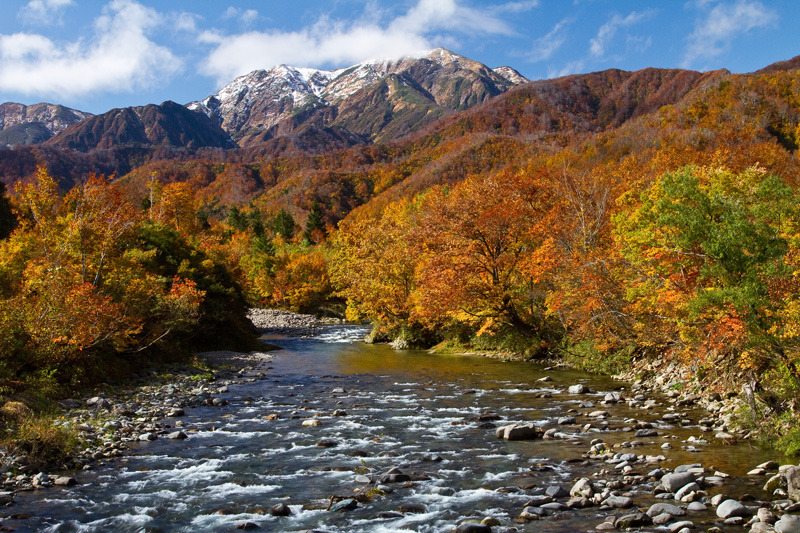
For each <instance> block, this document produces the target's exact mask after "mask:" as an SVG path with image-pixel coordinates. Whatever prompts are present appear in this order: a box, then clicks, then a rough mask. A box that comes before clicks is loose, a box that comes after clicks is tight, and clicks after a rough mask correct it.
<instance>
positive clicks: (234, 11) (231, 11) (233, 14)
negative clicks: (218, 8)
mask: <svg viewBox="0 0 800 533" xmlns="http://www.w3.org/2000/svg"><path fill="white" fill-rule="evenodd" d="M222 17H223V18H226V19H238V20H239V22H241V23H242V24H243V25H244V26H250V25H251V24H253V23H254V22H255V21H256V20H258V11H256V10H255V9H240V8H238V7H233V6H230V7H229V8H228V9H227V10H225V13H223V14H222Z"/></svg>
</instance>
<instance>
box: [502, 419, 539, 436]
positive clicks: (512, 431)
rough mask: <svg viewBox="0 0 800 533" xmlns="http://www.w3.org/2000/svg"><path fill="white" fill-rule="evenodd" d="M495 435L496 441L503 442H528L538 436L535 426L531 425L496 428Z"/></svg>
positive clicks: (511, 425)
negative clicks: (501, 440) (502, 440)
mask: <svg viewBox="0 0 800 533" xmlns="http://www.w3.org/2000/svg"><path fill="white" fill-rule="evenodd" d="M495 434H496V435H497V438H498V439H505V440H529V439H535V438H536V437H537V436H538V435H537V429H536V426H535V425H534V424H533V423H527V424H509V425H508V426H501V427H499V428H497V431H496V432H495Z"/></svg>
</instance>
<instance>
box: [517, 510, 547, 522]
mask: <svg viewBox="0 0 800 533" xmlns="http://www.w3.org/2000/svg"><path fill="white" fill-rule="evenodd" d="M543 516H547V511H545V510H544V509H542V508H541V507H525V508H524V509H523V510H522V512H521V513H520V514H519V517H520V518H522V519H523V520H539V518H541V517H543Z"/></svg>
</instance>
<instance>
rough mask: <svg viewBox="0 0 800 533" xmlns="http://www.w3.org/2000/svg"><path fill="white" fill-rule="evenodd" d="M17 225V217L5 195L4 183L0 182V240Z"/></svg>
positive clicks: (9, 233)
mask: <svg viewBox="0 0 800 533" xmlns="http://www.w3.org/2000/svg"><path fill="white" fill-rule="evenodd" d="M16 227H17V217H16V216H15V215H14V212H13V211H12V209H11V201H10V200H9V199H8V197H7V196H6V184H5V183H3V182H0V240H2V239H5V238H6V237H8V236H9V235H11V232H12V231H14V228H16Z"/></svg>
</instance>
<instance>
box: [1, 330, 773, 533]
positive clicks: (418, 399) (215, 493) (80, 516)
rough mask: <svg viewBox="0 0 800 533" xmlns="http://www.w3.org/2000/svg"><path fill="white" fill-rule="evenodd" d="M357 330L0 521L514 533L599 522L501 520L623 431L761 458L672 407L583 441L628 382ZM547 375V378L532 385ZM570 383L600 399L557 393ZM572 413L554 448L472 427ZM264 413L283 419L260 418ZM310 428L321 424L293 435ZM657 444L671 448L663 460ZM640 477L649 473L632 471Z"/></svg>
mask: <svg viewBox="0 0 800 533" xmlns="http://www.w3.org/2000/svg"><path fill="white" fill-rule="evenodd" d="M365 333H366V331H365V330H364V329H363V328H354V327H336V328H329V329H328V330H327V331H326V332H324V333H322V334H321V335H320V336H319V337H317V338H313V339H299V338H287V339H275V338H271V339H270V342H271V343H274V344H278V345H280V346H281V347H282V348H283V350H282V351H281V352H278V353H277V355H276V358H275V361H274V363H273V367H274V369H273V370H272V371H270V375H269V377H268V379H266V380H261V381H257V382H254V383H243V384H240V385H235V386H231V387H230V392H229V393H227V394H225V395H223V397H224V398H225V399H227V400H228V401H229V404H228V405H226V406H224V407H198V408H194V409H187V416H186V417H185V418H184V422H185V424H186V426H187V427H188V428H193V429H194V431H192V432H190V433H189V435H190V438H189V439H188V440H186V441H182V442H178V441H169V440H165V439H161V440H157V441H154V442H151V443H147V444H142V445H141V446H140V447H138V448H136V449H135V450H134V453H133V454H132V455H131V456H129V457H126V458H124V459H122V460H120V461H118V462H116V463H113V464H110V465H108V466H101V467H98V468H97V469H96V470H94V471H91V472H84V473H79V474H78V477H79V480H80V481H81V482H82V484H81V485H79V486H77V487H73V488H68V489H51V490H46V491H41V492H37V493H33V494H27V495H20V497H19V498H18V504H17V505H15V506H14V508H13V512H14V513H31V514H32V515H33V516H32V518H30V519H25V520H10V521H8V522H6V523H7V524H9V525H12V526H13V527H16V528H18V530H19V531H42V530H44V531H144V530H146V531H216V530H232V529H233V528H235V527H236V526H237V525H239V524H242V523H244V522H253V523H254V524H257V525H258V526H260V528H261V530H263V531H306V530H310V529H323V530H327V531H336V532H357V531H365V532H367V531H368V532H388V531H419V532H444V531H450V530H451V529H452V528H453V526H454V525H456V524H458V523H459V522H460V521H461V520H464V519H465V518H478V519H480V518H483V517H485V516H493V517H495V518H497V519H499V520H500V521H501V522H502V523H503V524H504V527H506V528H510V527H517V528H519V530H521V531H577V530H590V529H593V528H594V527H595V526H596V525H597V524H598V523H600V521H602V518H603V517H604V516H605V513H604V512H602V511H599V510H597V509H588V510H582V511H571V512H570V513H569V514H566V515H565V518H564V519H560V520H554V519H548V520H543V521H541V522H537V523H535V524H516V523H514V521H513V520H514V518H515V517H516V516H517V515H518V514H519V512H520V510H521V508H522V505H523V504H524V503H525V502H526V501H527V500H528V498H529V492H530V488H532V487H543V486H547V485H549V484H552V483H563V484H564V485H565V486H567V487H569V485H570V484H571V483H572V482H573V480H574V479H576V478H578V477H581V476H586V475H591V474H592V473H594V472H596V471H597V470H598V469H599V468H601V466H598V465H597V464H593V465H585V464H583V463H582V462H581V461H580V459H581V455H582V454H584V453H586V451H587V450H588V448H589V441H590V440H591V439H593V438H602V439H603V440H604V441H605V442H606V443H607V444H608V445H613V444H619V443H624V442H627V441H630V440H633V438H634V437H633V434H632V432H631V431H629V430H628V429H625V430H623V428H630V426H631V421H632V420H648V421H653V422H655V423H656V426H657V427H658V431H659V436H658V437H655V438H646V439H642V440H643V441H644V445H643V446H641V447H638V448H636V449H635V453H637V454H640V455H658V454H662V453H663V454H664V455H665V456H666V458H667V461H665V462H664V463H662V464H663V465H665V466H668V467H675V466H677V465H680V464H687V463H703V464H704V465H705V466H707V467H712V466H713V468H716V469H719V470H722V471H725V472H727V473H729V474H731V475H733V476H738V475H742V474H743V473H744V472H745V471H747V470H748V469H750V468H751V467H752V466H753V465H755V464H757V463H758V462H760V461H761V460H764V458H763V457H762V456H761V454H760V452H758V451H757V450H753V449H750V448H748V447H747V446H746V445H738V446H728V447H726V446H721V445H717V444H713V443H709V444H702V443H697V444H695V447H696V448H697V449H698V450H699V452H688V451H685V450H684V449H683V448H682V447H683V446H684V445H686V440H687V439H688V438H689V437H692V436H695V437H698V438H699V437H702V436H703V435H704V434H702V433H701V432H700V429H699V427H698V426H697V425H696V422H697V421H698V420H699V419H700V418H702V417H703V416H704V413H703V412H702V411H697V410H693V409H692V408H687V409H685V410H683V411H681V413H682V415H683V416H682V418H688V419H690V420H692V424H691V425H690V426H688V427H680V426H672V425H670V424H667V423H664V422H662V421H661V415H662V414H663V411H661V410H659V411H658V412H655V411H649V410H643V409H634V408H631V407H629V406H628V405H627V404H624V403H623V404H616V405H609V406H598V408H602V409H604V410H608V411H609V412H610V415H611V416H610V417H609V418H608V419H607V422H608V424H609V429H608V430H606V431H592V432H589V433H582V432H581V426H582V425H583V423H585V422H586V419H585V418H583V419H582V418H581V416H580V415H581V414H585V413H586V412H588V411H589V409H587V408H583V407H581V406H580V402H582V401H587V400H591V401H595V402H598V401H599V400H601V399H602V395H604V394H605V393H606V392H608V391H611V390H615V389H618V388H620V387H622V386H624V384H622V383H618V382H615V381H613V380H610V379H607V378H597V377H592V376H588V375H586V374H582V373H580V372H573V371H561V370H559V371H544V370H543V369H542V368H541V367H538V366H536V365H531V364H525V363H503V362H499V361H495V360H491V359H483V358H471V357H458V356H431V355H429V354H427V353H424V352H414V351H403V352H399V351H395V350H392V349H390V348H389V347H387V346H383V345H368V344H364V343H362V342H358V341H360V339H362V338H363V336H364V334H365ZM545 376H549V377H550V378H551V381H546V382H540V381H537V380H539V379H540V378H543V377H545ZM578 382H581V383H585V384H587V385H588V386H589V387H590V388H591V389H593V390H595V391H597V392H596V393H595V394H590V395H581V396H575V395H569V394H565V393H564V392H563V391H564V390H566V388H567V387H568V386H569V385H572V384H575V383H578ZM548 395H549V396H551V397H549V398H548V397H542V396H548ZM570 409H575V410H576V411H577V414H578V416H579V418H578V424H576V425H568V426H562V427H561V429H562V431H563V432H565V433H568V434H570V435H571V437H572V438H571V439H570V440H566V441H565V440H557V441H554V440H548V441H542V440H538V441H521V442H505V441H499V440H497V439H496V438H495V437H494V430H493V429H492V428H491V427H484V426H483V425H482V423H481V422H479V421H477V417H478V416H479V415H481V414H482V413H485V412H489V413H493V414H497V415H498V416H499V417H500V420H497V421H496V422H495V424H497V425H501V424H503V423H507V422H512V421H523V420H524V421H536V422H537V424H539V425H546V426H549V427H554V426H555V425H556V419H557V418H558V417H559V416H563V415H564V414H566V413H567V411H568V410H570ZM337 410H338V411H339V413H337V415H336V416H334V412H335V411H337ZM342 411H343V412H344V413H342ZM270 414H276V415H278V416H279V417H280V418H279V419H278V420H266V419H265V417H266V416H267V415H270ZM312 417H313V418H317V419H318V420H319V421H320V422H321V425H320V426H319V427H303V426H302V425H301V424H302V421H303V420H306V419H308V418H312ZM673 435H674V436H675V437H676V438H670V436H673ZM706 435H707V434H706ZM710 440H713V439H710ZM664 442H669V443H671V445H672V448H670V449H668V450H665V449H662V448H661V445H662V444H663V443H664ZM392 467H399V468H401V469H402V471H403V472H405V473H410V474H412V475H416V476H417V478H418V480H417V481H414V482H413V483H398V484H393V485H391V487H392V488H393V489H394V492H392V493H391V494H386V495H383V496H376V497H375V498H374V499H373V500H372V501H371V502H368V503H362V504H361V505H360V506H359V508H357V509H355V510H353V511H350V512H346V513H332V512H329V511H326V510H325V509H326V508H327V507H328V505H329V503H330V498H331V497H332V496H348V497H349V496H353V494H354V491H357V490H359V489H361V490H363V489H364V486H363V484H361V483H357V482H356V475H357V474H358V473H363V472H366V471H367V470H369V471H373V472H378V473H383V472H386V471H387V470H389V469H390V468H392ZM637 468H638V467H637ZM645 468H652V466H650V467H645V466H643V467H641V468H638V469H639V470H640V472H639V473H646V471H644V469H645ZM521 487H526V488H527V489H526V490H522V489H520V488H521ZM746 488H747V490H750V491H751V492H753V491H757V490H758V487H746ZM498 489H501V490H498ZM651 490H652V485H650V486H648V485H644V486H642V487H639V488H638V489H637V491H638V493H637V495H636V496H637V499H638V498H641V499H642V501H643V502H646V501H649V500H647V498H648V497H649V492H650V491H651ZM281 502H284V503H286V504H288V505H289V507H290V508H291V510H292V515H291V516H289V517H284V518H278V517H273V516H270V515H269V514H268V512H267V511H268V510H269V508H270V507H272V506H273V505H275V504H277V503H281ZM404 506H405V507H404ZM398 510H402V511H404V512H402V513H398V512H397V511H398ZM387 513H389V514H387ZM498 529H499V530H502V528H496V530H498Z"/></svg>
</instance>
